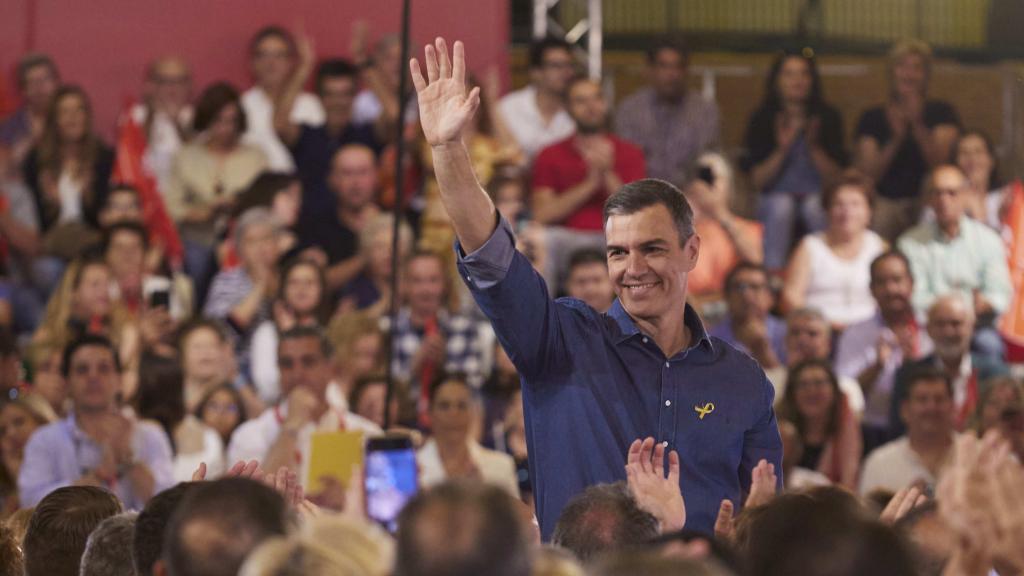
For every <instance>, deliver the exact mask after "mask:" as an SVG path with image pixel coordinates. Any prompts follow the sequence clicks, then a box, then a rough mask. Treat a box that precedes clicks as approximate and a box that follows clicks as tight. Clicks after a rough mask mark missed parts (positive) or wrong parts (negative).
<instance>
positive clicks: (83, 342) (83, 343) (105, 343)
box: [60, 334, 121, 379]
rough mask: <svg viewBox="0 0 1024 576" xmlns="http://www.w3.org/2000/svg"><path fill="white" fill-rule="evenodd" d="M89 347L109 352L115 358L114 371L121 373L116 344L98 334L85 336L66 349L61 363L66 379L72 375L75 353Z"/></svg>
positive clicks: (61, 370)
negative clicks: (72, 360) (72, 362)
mask: <svg viewBox="0 0 1024 576" xmlns="http://www.w3.org/2000/svg"><path fill="white" fill-rule="evenodd" d="M87 346H96V347H99V348H106V349H107V350H109V351H110V355H111V356H113V357H114V369H115V370H117V373H118V374H120V373H121V359H120V358H118V357H117V348H115V347H114V343H113V342H111V341H110V339H109V338H107V337H106V336H100V335H98V334H83V335H82V336H79V337H78V338H76V339H75V340H72V341H71V342H70V343H69V344H68V345H67V346H65V347H64V355H63V357H62V358H61V362H60V372H61V375H62V376H64V378H65V379H66V378H67V377H68V375H69V374H71V359H72V358H73V357H74V356H75V353H76V352H78V349H79V348H85V347H87Z"/></svg>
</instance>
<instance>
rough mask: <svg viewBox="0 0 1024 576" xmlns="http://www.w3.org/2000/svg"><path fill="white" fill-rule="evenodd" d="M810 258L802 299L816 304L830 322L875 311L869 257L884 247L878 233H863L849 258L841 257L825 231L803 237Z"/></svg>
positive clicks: (843, 321)
mask: <svg viewBox="0 0 1024 576" xmlns="http://www.w3.org/2000/svg"><path fill="white" fill-rule="evenodd" d="M803 242H804V244H805V246H806V247H807V254H808V256H809V260H810V272H811V273H810V277H809V278H808V283H807V294H806V299H805V303H806V305H807V306H808V307H811V308H817V309H818V310H821V313H822V314H824V315H825V318H827V319H828V321H829V322H831V323H833V324H842V325H849V324H853V323H855V322H861V321H863V320H865V319H867V318H870V317H871V315H872V314H874V312H875V300H874V298H872V296H871V289H870V286H869V285H870V284H871V261H872V260H874V259H875V256H878V255H879V254H881V253H882V251H883V250H885V242H884V241H883V240H882V238H881V236H879V235H878V234H875V233H874V232H872V231H871V230H868V231H866V232H865V233H864V241H863V242H862V244H861V249H860V252H859V253H858V254H857V255H856V256H855V257H854V258H853V259H852V260H846V259H844V258H840V257H839V256H837V255H836V253H835V252H833V251H832V249H831V248H829V246H828V244H827V243H826V242H825V233H824V232H819V233H817V234H812V235H809V236H807V237H806V238H804V240H803Z"/></svg>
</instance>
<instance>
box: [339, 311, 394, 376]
mask: <svg viewBox="0 0 1024 576" xmlns="http://www.w3.org/2000/svg"><path fill="white" fill-rule="evenodd" d="M327 338H328V339H330V341H331V345H333V346H334V350H335V355H334V378H333V381H334V382H335V383H336V384H337V385H338V388H339V389H340V390H341V391H342V392H343V393H344V394H346V395H347V394H350V393H351V392H352V388H353V387H354V386H355V382H356V380H358V379H359V378H362V377H364V376H368V375H370V374H373V373H375V372H383V371H384V346H385V342H384V333H383V331H381V329H380V321H379V319H378V318H376V317H374V316H371V315H368V314H363V313H358V312H357V313H354V314H343V315H340V316H335V317H334V319H333V320H332V321H331V323H330V325H329V326H328V327H327Z"/></svg>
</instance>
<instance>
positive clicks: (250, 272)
mask: <svg viewBox="0 0 1024 576" xmlns="http://www.w3.org/2000/svg"><path fill="white" fill-rule="evenodd" d="M280 229H281V228H280V225H279V223H278V221H277V219H276V218H274V216H273V215H272V214H271V213H270V211H269V210H267V209H266V208H251V209H249V210H248V211H247V212H246V213H245V214H242V215H241V216H240V217H239V218H238V222H236V223H235V231H234V238H235V246H237V247H238V254H239V256H240V257H241V264H242V265H241V266H239V267H238V268H234V269H231V270H222V271H220V272H218V273H217V275H216V276H215V277H214V278H213V283H212V284H211V285H210V293H209V294H208V295H207V298H206V305H205V307H204V309H203V313H204V314H205V315H206V316H209V317H210V318H215V319H218V320H223V321H224V322H225V323H227V325H228V326H230V327H231V329H232V333H233V335H234V337H235V352H236V354H239V359H240V360H241V361H242V362H243V365H244V364H246V363H248V362H249V361H250V360H251V358H250V355H249V352H250V346H251V340H252V335H253V333H254V332H255V330H256V327H257V326H259V325H260V324H261V323H262V322H263V320H266V319H267V318H269V317H270V305H271V304H270V303H271V301H272V299H273V297H274V295H275V294H276V293H277V289H278V285H277V280H278V273H277V260H278V258H279V257H280V249H279V247H278V244H277V236H278V233H279V232H280Z"/></svg>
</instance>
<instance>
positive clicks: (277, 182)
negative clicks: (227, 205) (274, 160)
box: [232, 170, 300, 218]
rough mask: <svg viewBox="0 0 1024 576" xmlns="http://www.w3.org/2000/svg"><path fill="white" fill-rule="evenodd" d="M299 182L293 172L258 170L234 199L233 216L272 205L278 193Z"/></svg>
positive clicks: (236, 216)
mask: <svg viewBox="0 0 1024 576" xmlns="http://www.w3.org/2000/svg"><path fill="white" fill-rule="evenodd" d="M299 182H300V180H299V177H298V175H296V174H295V173H293V172H273V171H270V170H264V171H263V172H260V174H259V175H258V176H256V179H255V180H253V181H252V183H251V184H249V187H248V188H246V189H245V191H243V192H242V193H241V194H239V195H238V198H237V199H236V200H235V207H234V209H233V210H232V212H233V214H234V217H235V218H238V217H239V216H241V215H242V214H244V213H245V211H246V210H248V209H250V208H257V207H263V208H271V207H272V206H273V205H274V198H275V197H276V196H277V195H278V194H280V193H281V192H284V191H285V190H287V189H288V188H289V187H290V186H291V185H293V184H297V183H299Z"/></svg>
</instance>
